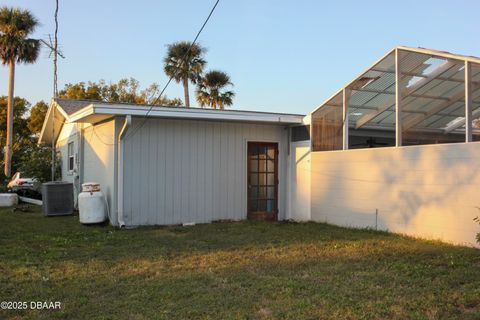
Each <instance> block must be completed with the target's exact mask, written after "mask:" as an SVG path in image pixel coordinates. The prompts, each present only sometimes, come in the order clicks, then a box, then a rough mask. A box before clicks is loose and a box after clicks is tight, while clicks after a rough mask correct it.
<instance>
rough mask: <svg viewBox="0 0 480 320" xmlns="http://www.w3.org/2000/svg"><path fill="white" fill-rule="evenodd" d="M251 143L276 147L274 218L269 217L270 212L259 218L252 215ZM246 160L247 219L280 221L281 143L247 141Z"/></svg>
mask: <svg viewBox="0 0 480 320" xmlns="http://www.w3.org/2000/svg"><path fill="white" fill-rule="evenodd" d="M251 143H259V144H262V143H263V144H272V145H276V152H277V154H276V156H275V164H274V166H275V169H274V170H275V172H274V173H275V176H274V179H275V211H274V212H273V217H271V218H270V217H268V215H270V214H271V213H269V212H267V211H266V212H262V213H259V217H254V216H252V215H251V214H250V196H249V193H250V191H249V179H250V178H249V173H250V161H249V160H250V159H249V152H248V151H249V144H251ZM245 151H246V152H245V159H246V161H247V165H246V172H245V173H246V174H245V183H246V196H247V199H246V200H247V201H246V204H247V208H246V209H247V210H246V214H247V219H248V220H265V221H278V214H279V211H280V208H279V205H280V199H279V195H280V192H279V191H280V190H279V189H280V179H279V176H280V141H278V140H268V139H259V140H257V139H255V140H249V139H248V140H246V143H245ZM262 214H263V217H264V218H263V219H262Z"/></svg>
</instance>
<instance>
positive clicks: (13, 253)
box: [0, 207, 480, 319]
mask: <svg viewBox="0 0 480 320" xmlns="http://www.w3.org/2000/svg"><path fill="white" fill-rule="evenodd" d="M32 300H33V301H61V302H62V309H61V310H60V311H52V310H50V311H45V310H43V311H38V310H37V311H32V310H27V311H12V310H7V311H5V310H3V311H2V310H0V319H405V318H409V319H480V250H477V249H472V248H466V247H460V246H452V245H447V244H443V243H440V242H434V241H423V240H415V239H412V238H408V237H402V236H398V235H392V234H388V233H383V232H375V231H369V230H352V229H344V228H339V227H334V226H330V225H327V224H320V223H306V224H294V223H262V222H248V221H246V222H236V223H214V224H208V225H197V226H194V227H158V228H138V229H135V230H117V229H114V228H112V227H100V226H90V227H86V226H82V225H81V224H80V223H79V222H78V217H77V216H74V217H55V218H44V217H42V216H41V215H40V213H39V210H38V209H34V208H32V207H30V209H29V212H21V211H16V212H12V209H2V210H0V301H32Z"/></svg>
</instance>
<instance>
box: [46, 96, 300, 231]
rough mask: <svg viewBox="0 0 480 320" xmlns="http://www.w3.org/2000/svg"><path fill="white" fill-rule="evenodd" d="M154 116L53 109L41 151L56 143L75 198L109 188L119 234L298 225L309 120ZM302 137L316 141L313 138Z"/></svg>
mask: <svg viewBox="0 0 480 320" xmlns="http://www.w3.org/2000/svg"><path fill="white" fill-rule="evenodd" d="M149 110H150V107H149V106H143V105H134V104H110V103H103V102H96V101H84V100H66V99H56V100H53V101H52V102H51V103H50V107H49V110H48V113H47V117H46V120H45V123H44V126H43V130H42V132H41V136H40V142H44V143H51V141H52V139H54V141H56V146H57V148H58V150H59V152H60V154H61V157H62V161H61V162H62V177H61V178H62V180H66V181H71V182H73V183H74V186H75V187H74V189H75V198H76V196H77V195H78V193H79V191H80V190H79V189H80V185H81V183H83V182H87V181H95V182H99V183H100V184H101V187H102V189H103V191H104V193H105V194H106V196H107V200H108V203H109V208H110V222H111V223H112V224H113V225H125V226H137V225H155V224H158V225H169V224H180V223H190V222H194V223H206V222H211V221H215V220H242V219H246V218H247V217H248V218H251V219H265V220H282V219H285V218H287V217H289V216H288V215H287V209H288V203H289V200H288V199H287V194H288V193H287V188H288V187H289V186H288V185H287V180H288V179H287V177H288V175H289V174H288V168H289V164H288V162H289V153H290V151H289V146H290V135H291V131H292V127H298V128H300V130H304V131H305V127H304V126H303V120H304V115H298V114H281V113H266V112H251V111H232V110H211V109H197V108H188V109H187V108H179V107H157V106H155V107H153V108H151V110H150V112H148V111H149ZM147 113H148V117H146V116H145V115H146V114H147ZM54 119H55V120H54ZM53 124H55V125H53ZM294 130H297V131H298V129H294ZM296 136H302V135H301V134H300V135H299V134H297V135H296ZM301 138H302V139H305V140H308V139H309V137H308V132H307V134H306V135H305V134H304V135H303V137H301ZM297 140H298V139H297Z"/></svg>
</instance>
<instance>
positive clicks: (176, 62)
mask: <svg viewBox="0 0 480 320" xmlns="http://www.w3.org/2000/svg"><path fill="white" fill-rule="evenodd" d="M205 51H206V49H205V48H203V47H201V46H200V45H198V44H195V43H194V44H192V43H191V42H188V41H180V42H175V43H173V44H170V45H168V50H167V56H166V57H165V58H164V70H165V73H166V74H167V76H169V77H171V78H173V79H174V80H175V81H176V82H177V83H180V82H182V83H183V91H184V94H185V106H186V107H187V108H189V107H190V95H189V93H188V82H189V81H191V82H192V83H193V84H196V83H197V82H198V80H199V78H200V75H201V74H202V72H203V68H204V67H205V65H206V64H207V62H206V61H205V60H204V59H203V54H204V53H205Z"/></svg>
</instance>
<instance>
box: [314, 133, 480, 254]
mask: <svg viewBox="0 0 480 320" xmlns="http://www.w3.org/2000/svg"><path fill="white" fill-rule="evenodd" d="M479 159H480V143H477V142H474V143H468V144H465V143H463V144H445V145H424V146H410V147H401V148H377V149H361V150H347V151H334V152H312V154H311V170H312V175H311V183H312V190H311V195H312V211H311V218H312V220H314V221H320V222H328V223H332V224H336V225H340V226H353V227H370V228H375V220H376V219H375V211H376V210H377V209H378V219H377V225H378V229H382V230H389V231H393V232H398V233H404V234H408V235H412V236H419V237H424V238H433V239H441V240H444V241H447V242H453V243H457V244H468V245H477V244H476V242H475V235H476V233H477V232H479V231H480V226H478V224H476V223H474V221H473V220H472V219H473V218H474V217H476V216H477V215H480V211H479V209H478V208H477V207H480V197H479V195H480V191H479V190H480V188H479V185H480V163H479Z"/></svg>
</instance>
